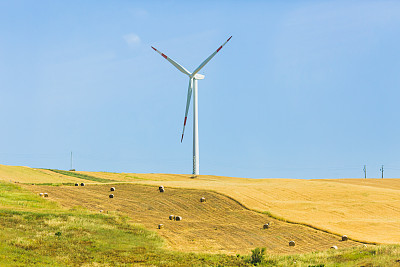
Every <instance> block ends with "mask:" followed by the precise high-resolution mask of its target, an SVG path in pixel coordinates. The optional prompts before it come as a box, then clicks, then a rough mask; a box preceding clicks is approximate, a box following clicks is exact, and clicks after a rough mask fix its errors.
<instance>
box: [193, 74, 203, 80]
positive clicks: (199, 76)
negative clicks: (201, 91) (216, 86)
mask: <svg viewBox="0 0 400 267" xmlns="http://www.w3.org/2000/svg"><path fill="white" fill-rule="evenodd" d="M204 77H205V76H204V75H203V74H198V73H196V75H194V77H193V78H195V79H196V80H203V79H204Z"/></svg>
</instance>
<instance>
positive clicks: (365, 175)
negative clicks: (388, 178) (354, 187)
mask: <svg viewBox="0 0 400 267" xmlns="http://www.w3.org/2000/svg"><path fill="white" fill-rule="evenodd" d="M364 178H365V179H367V165H364Z"/></svg>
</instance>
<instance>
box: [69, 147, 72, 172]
mask: <svg viewBox="0 0 400 267" xmlns="http://www.w3.org/2000/svg"><path fill="white" fill-rule="evenodd" d="M69 170H70V171H72V151H71V168H70V169H69Z"/></svg>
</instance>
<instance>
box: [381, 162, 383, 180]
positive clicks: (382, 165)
mask: <svg viewBox="0 0 400 267" xmlns="http://www.w3.org/2000/svg"><path fill="white" fill-rule="evenodd" d="M381 172H382V179H383V165H382V168H381Z"/></svg>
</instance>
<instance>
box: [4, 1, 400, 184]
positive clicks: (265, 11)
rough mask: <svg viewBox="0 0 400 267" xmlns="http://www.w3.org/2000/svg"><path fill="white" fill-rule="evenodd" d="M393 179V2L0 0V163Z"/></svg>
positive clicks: (397, 151)
mask: <svg viewBox="0 0 400 267" xmlns="http://www.w3.org/2000/svg"><path fill="white" fill-rule="evenodd" d="M231 35H232V36H233V37H232V39H231V40H230V41H229V42H228V44H227V45H226V46H225V47H224V48H223V49H222V50H221V51H220V52H219V53H218V54H217V55H216V56H215V57H214V58H213V59H212V60H211V61H210V62H209V63H208V65H206V67H204V68H203V69H202V71H201V72H200V73H202V74H204V75H205V76H206V77H205V79H204V80H202V81H199V136H200V173H201V174H212V175H224V176H235V177H251V178H347V177H363V175H364V174H363V170H362V169H363V166H364V164H365V165H367V175H368V177H380V172H379V169H380V166H381V165H382V164H383V165H384V168H385V174H384V175H385V177H400V141H399V140H400V124H399V116H400V104H399V100H400V91H399V89H400V73H399V72H400V49H399V47H400V2H399V1H97V0H96V1H94V0H93V1H90V0H88V1H23V0H17V1H14V0H9V1H7V0H6V1H5V0H2V1H0V112H1V116H0V123H1V126H2V127H1V131H0V164H7V165H24V166H30V167H42V168H57V169H69V168H70V152H71V151H73V155H74V162H73V167H74V168H75V169H77V170H87V171H111V172H137V173H191V171H192V123H193V120H192V107H191V109H190V111H189V118H188V127H187V129H186V134H185V139H184V140H183V143H182V144H181V143H180V138H181V131H182V125H183V119H184V111H185V105H186V93H187V86H188V78H187V77H186V76H185V75H184V74H182V73H181V72H179V71H178V70H177V69H175V68H174V67H173V66H172V65H171V64H170V63H169V62H167V61H166V60H165V59H163V58H162V57H161V56H160V55H159V54H157V53H156V52H155V51H153V50H152V49H151V46H155V47H156V48H157V49H159V50H160V51H162V52H164V53H165V54H166V55H168V56H169V57H171V58H172V59H174V60H176V61H177V62H179V63H180V64H182V65H183V66H184V67H185V68H187V69H188V70H189V71H193V70H194V69H195V68H196V67H197V66H198V65H199V64H200V63H201V62H202V61H203V60H204V59H205V58H207V57H208V56H209V55H210V54H211V53H212V52H214V51H215V50H216V49H217V48H218V47H219V46H220V45H221V44H222V43H223V42H224V41H225V40H226V39H227V38H228V37H229V36H231Z"/></svg>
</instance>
